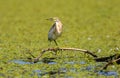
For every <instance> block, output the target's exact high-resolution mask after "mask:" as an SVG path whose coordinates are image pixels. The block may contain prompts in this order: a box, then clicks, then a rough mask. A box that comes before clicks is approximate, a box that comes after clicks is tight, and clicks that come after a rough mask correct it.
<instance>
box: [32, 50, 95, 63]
mask: <svg viewBox="0 0 120 78" xmlns="http://www.w3.org/2000/svg"><path fill="white" fill-rule="evenodd" d="M49 51H53V52H57V51H80V52H83V53H86V54H89V55H91V56H93V57H94V58H96V57H97V55H95V54H93V52H91V51H88V50H84V49H79V48H47V49H44V50H42V52H40V55H39V56H38V57H36V58H34V63H36V62H38V61H39V58H41V56H42V55H43V54H44V53H45V52H49Z"/></svg>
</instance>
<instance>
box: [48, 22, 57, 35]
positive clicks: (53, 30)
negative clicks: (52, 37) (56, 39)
mask: <svg viewBox="0 0 120 78" xmlns="http://www.w3.org/2000/svg"><path fill="white" fill-rule="evenodd" d="M55 26H56V23H54V24H53V25H52V27H51V28H50V30H49V32H51V31H52V32H53V33H55V31H56V29H55Z"/></svg>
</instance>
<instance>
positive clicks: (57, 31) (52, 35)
mask: <svg viewBox="0 0 120 78" xmlns="http://www.w3.org/2000/svg"><path fill="white" fill-rule="evenodd" d="M47 20H50V21H54V24H53V25H52V27H51V28H50V30H49V32H48V41H50V43H51V41H54V42H55V44H56V46H58V43H57V41H56V39H57V38H58V37H60V36H61V34H62V26H63V24H62V23H61V21H60V20H59V18H58V17H53V18H49V19H47Z"/></svg>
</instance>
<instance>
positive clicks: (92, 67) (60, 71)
mask: <svg viewBox="0 0 120 78" xmlns="http://www.w3.org/2000/svg"><path fill="white" fill-rule="evenodd" d="M10 62H13V63H16V64H21V65H24V64H34V62H27V61H24V60H11V61H10ZM44 63H47V64H57V63H56V62H55V61H53V60H50V59H48V58H45V59H44V60H41V61H39V62H37V64H44ZM63 64H69V65H74V64H81V65H82V64H86V62H85V61H80V62H74V61H68V62H64V63H63ZM97 67H99V68H100V67H101V65H98V64H97V65H96V66H95V65H89V66H86V67H83V68H81V69H77V68H59V69H58V70H55V71H47V72H45V71H44V70H33V71H32V74H31V75H32V76H34V75H37V76H38V77H41V76H44V75H46V74H49V75H52V76H54V75H56V74H65V73H67V72H72V73H75V74H76V73H79V72H78V71H77V70H80V71H81V72H82V71H88V72H93V73H97V74H98V75H104V76H114V77H115V78H118V73H117V72H115V71H97V70H96V68H97ZM43 71H44V72H43ZM64 78H74V77H72V76H66V75H65V76H64Z"/></svg>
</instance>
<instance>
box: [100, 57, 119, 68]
mask: <svg viewBox="0 0 120 78" xmlns="http://www.w3.org/2000/svg"><path fill="white" fill-rule="evenodd" d="M118 61H120V58H117V59H115V60H112V61H110V62H108V63H107V64H106V65H105V66H104V67H103V68H102V70H104V69H107V67H108V66H109V65H112V64H114V63H117V62H118Z"/></svg>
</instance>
